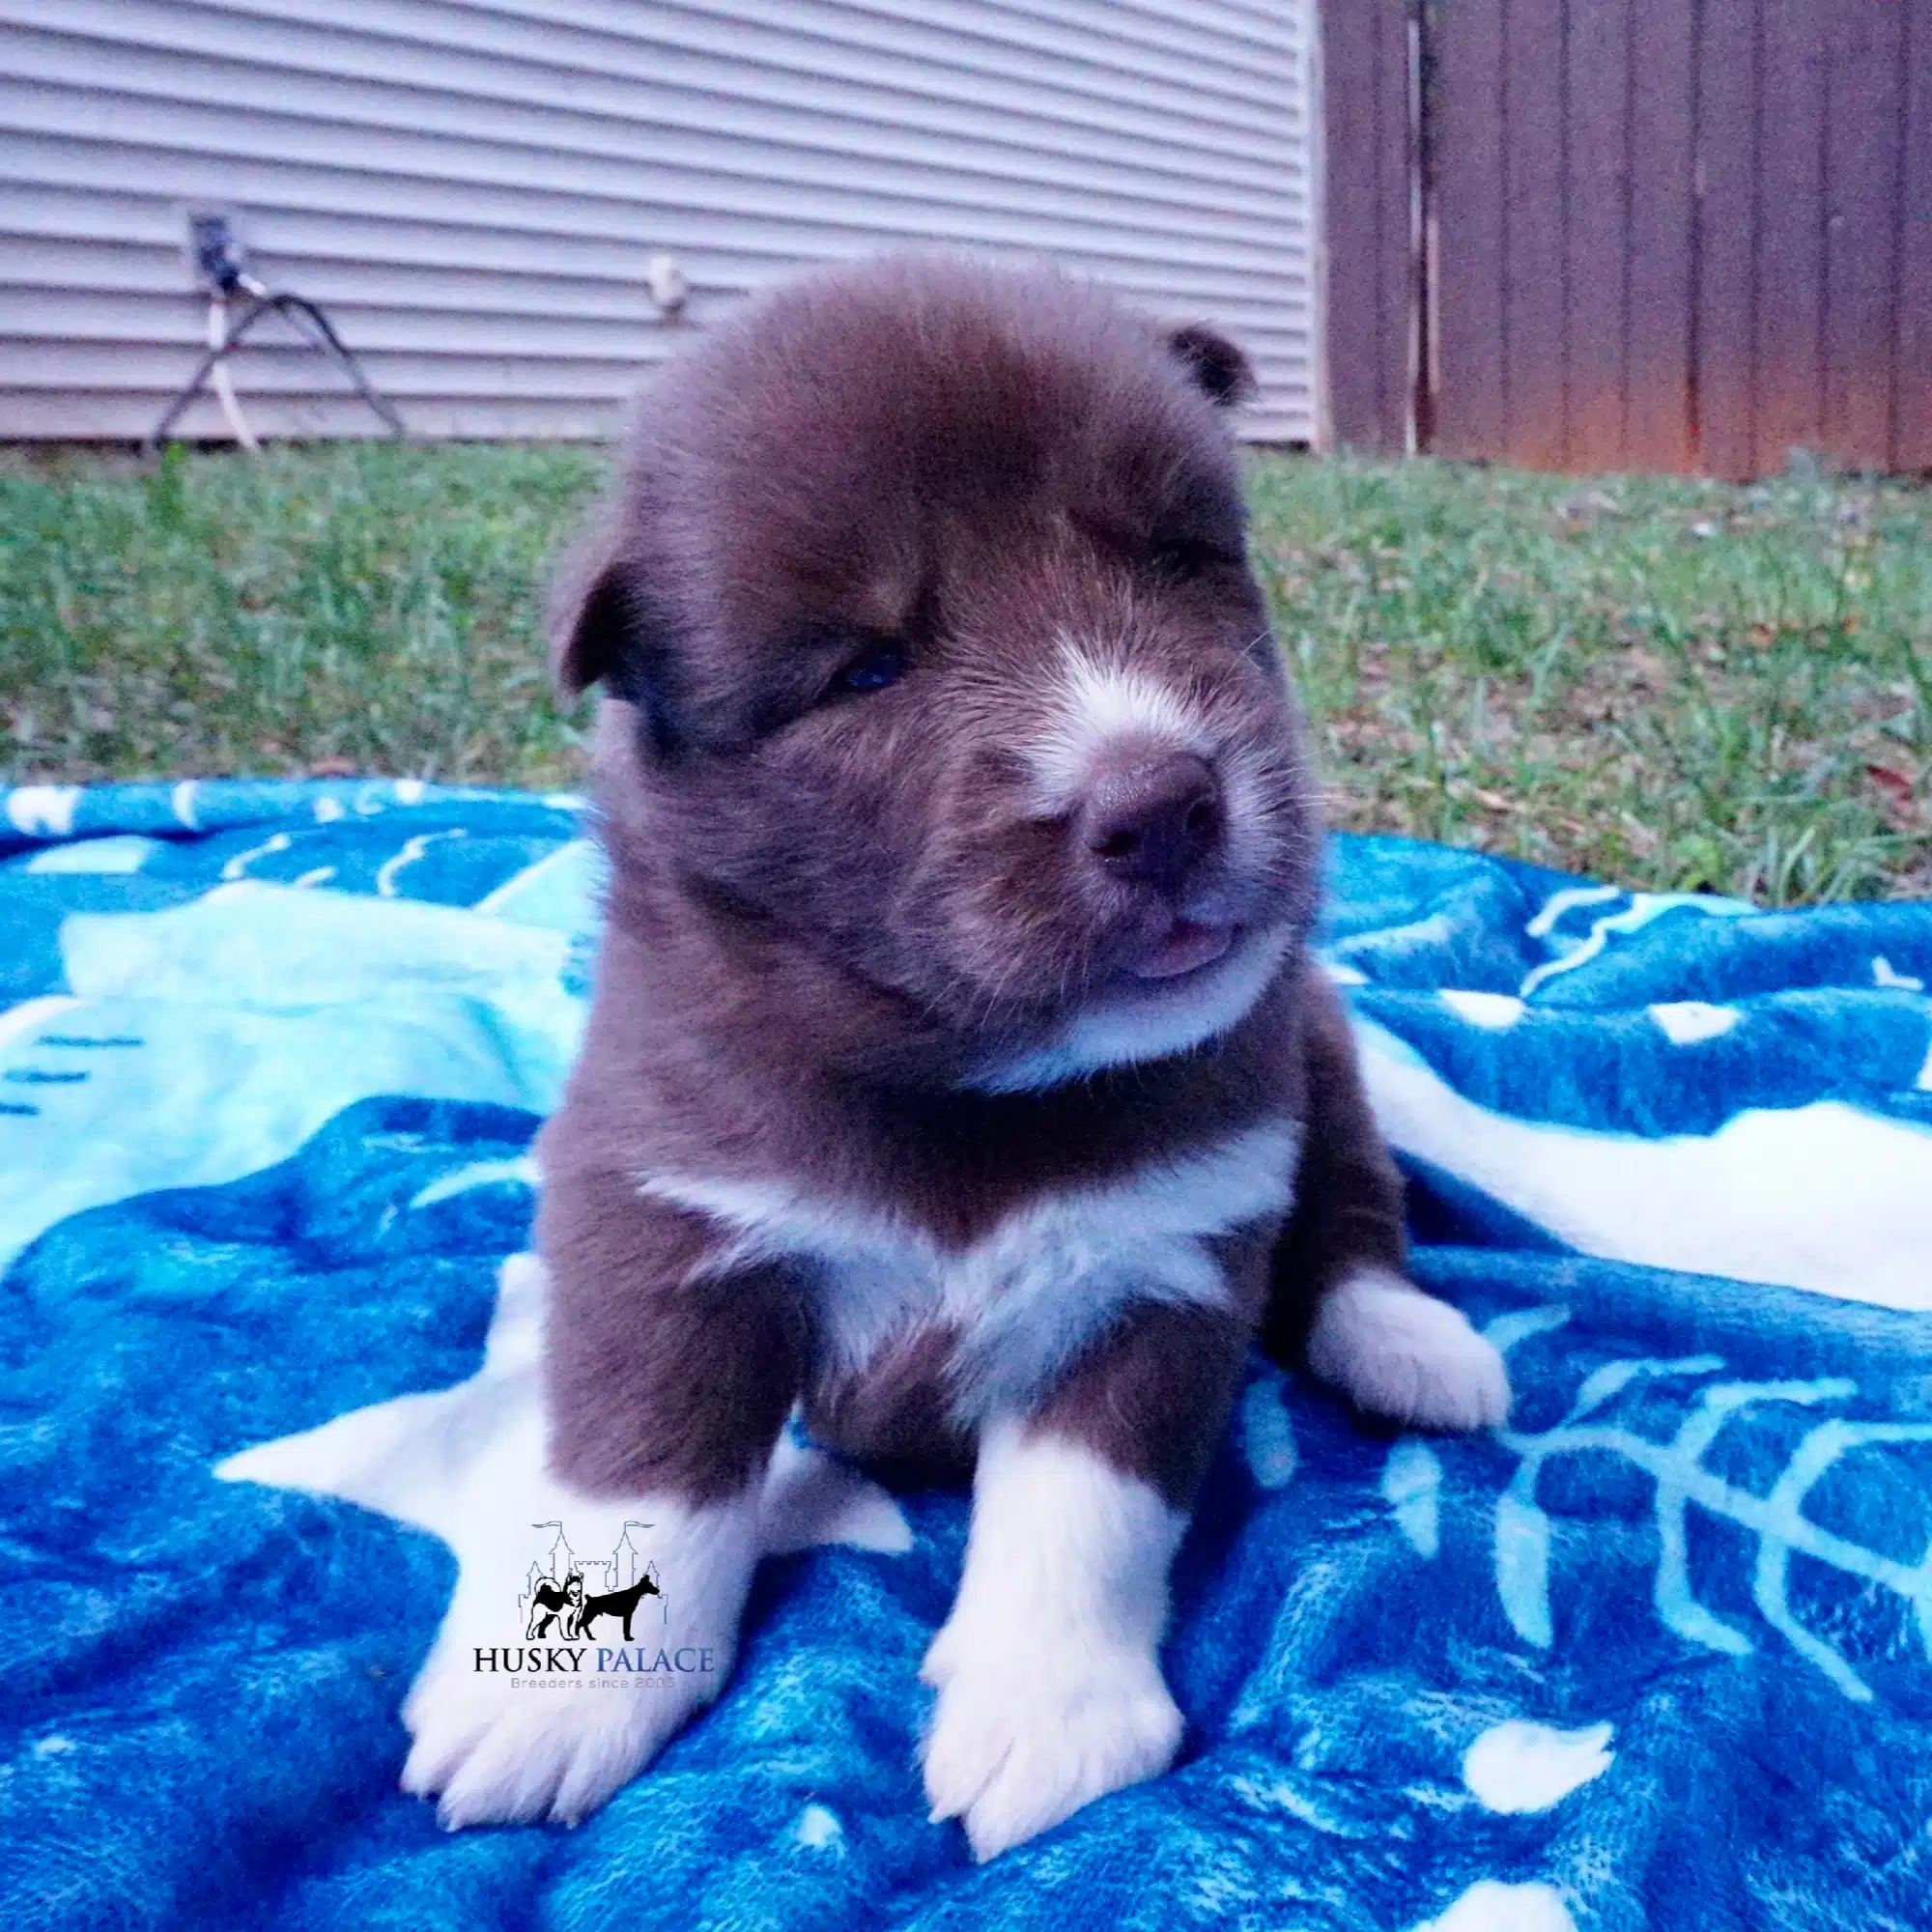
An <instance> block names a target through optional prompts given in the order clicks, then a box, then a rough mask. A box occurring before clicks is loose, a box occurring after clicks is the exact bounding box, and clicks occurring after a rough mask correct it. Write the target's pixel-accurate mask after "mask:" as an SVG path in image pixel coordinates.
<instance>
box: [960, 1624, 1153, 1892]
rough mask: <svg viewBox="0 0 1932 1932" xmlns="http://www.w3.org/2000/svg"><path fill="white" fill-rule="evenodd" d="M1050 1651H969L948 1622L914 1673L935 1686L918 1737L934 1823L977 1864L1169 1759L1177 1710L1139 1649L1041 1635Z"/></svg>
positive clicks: (1149, 1773)
mask: <svg viewBox="0 0 1932 1932" xmlns="http://www.w3.org/2000/svg"><path fill="white" fill-rule="evenodd" d="M1043 1642H1044V1643H1045V1644H1046V1645H1047V1646H1048V1651H1049V1653H1050V1654H1041V1655H1040V1656H1038V1657H1036V1658H1034V1659H1031V1660H1022V1659H1019V1658H1015V1657H1014V1656H1012V1655H1011V1654H1010V1652H1009V1653H1007V1654H1005V1655H1000V1656H991V1655H988V1656H984V1657H978V1658H976V1657H974V1656H973V1655H972V1654H971V1651H972V1648H973V1646H972V1645H971V1644H970V1641H967V1640H963V1639H962V1638H961V1637H960V1636H959V1635H958V1634H956V1633H955V1632H954V1630H953V1627H952V1626H951V1625H949V1626H948V1628H947V1629H946V1630H945V1631H942V1632H941V1633H940V1634H939V1637H938V1638H937V1640H936V1641H935V1642H934V1644H933V1646H932V1649H931V1651H930V1653H929V1654H928V1655H927V1658H926V1662H925V1668H924V1670H923V1672H922V1675H923V1677H924V1678H925V1680H926V1682H927V1683H928V1684H937V1685H939V1686H940V1687H941V1688H940V1693H939V1704H938V1708H937V1709H936V1711H935V1712H934V1715H933V1721H932V1729H931V1731H930V1732H929V1733H928V1734H927V1737H926V1741H925V1792H926V1796H927V1798H929V1799H930V1800H931V1802H932V1817H933V1820H934V1822H935V1823H937V1822H938V1821H939V1820H940V1819H943V1818H957V1819H958V1820H959V1821H960V1823H961V1824H963V1825H964V1826H965V1828H966V1837H967V1841H968V1842H969V1843H970V1844H971V1845H972V1847H973V1856H974V1857H975V1858H976V1859H980V1860H985V1859H990V1858H992V1857H994V1856H995V1854H997V1853H1000V1852H1004V1851H1006V1850H1008V1849H1009V1847H1010V1846H1013V1845H1018V1844H1023V1843H1024V1842H1025V1841H1026V1840H1027V1839H1028V1838H1031V1837H1034V1836H1035V1835H1036V1834H1037V1833H1041V1832H1044V1831H1045V1830H1047V1828H1048V1827H1049V1826H1053V1825H1058V1824H1059V1823H1060V1822H1061V1820H1062V1819H1064V1818H1070V1817H1071V1816H1072V1815H1073V1813H1074V1812H1076V1811H1078V1810H1079V1809H1080V1807H1081V1806H1082V1805H1083V1804H1092V1803H1093V1801H1094V1799H1096V1798H1101V1797H1104V1796H1105V1795H1106V1794H1107V1793H1108V1792H1110V1791H1119V1790H1121V1789H1122V1788H1123V1787H1124V1786H1126V1785H1129V1784H1138V1783H1139V1782H1140V1781H1141V1779H1143V1778H1146V1777H1157V1776H1159V1775H1160V1774H1161V1773H1162V1772H1164V1771H1165V1770H1166V1769H1167V1768H1168V1766H1169V1765H1170V1764H1172V1763H1173V1762H1174V1753H1175V1751H1176V1749H1177V1748H1178V1747H1179V1743H1180V1713H1179V1711H1178V1710H1177V1709H1176V1708H1175V1704H1174V1699H1173V1698H1172V1697H1171V1696H1169V1695H1168V1691H1167V1686H1166V1685H1165V1684H1164V1683H1162V1682H1161V1676H1160V1667H1159V1665H1158V1664H1157V1663H1156V1662H1154V1661H1153V1659H1152V1658H1151V1657H1149V1656H1146V1655H1141V1654H1136V1653H1135V1652H1133V1651H1130V1650H1122V1649H1117V1648H1105V1647H1090V1646H1089V1645H1087V1644H1085V1643H1081V1642H1078V1641H1076V1640H1068V1639H1062V1640H1060V1641H1059V1642H1058V1643H1056V1642H1054V1640H1053V1639H1051V1638H1045V1639H1043Z"/></svg>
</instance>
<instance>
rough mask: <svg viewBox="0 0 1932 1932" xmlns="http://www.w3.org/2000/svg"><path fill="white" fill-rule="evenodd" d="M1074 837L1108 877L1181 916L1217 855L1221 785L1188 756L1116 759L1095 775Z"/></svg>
mask: <svg viewBox="0 0 1932 1932" xmlns="http://www.w3.org/2000/svg"><path fill="white" fill-rule="evenodd" d="M1074 836H1075V838H1077V839H1078V840H1079V841H1080V843H1081V845H1082V846H1083V848H1084V849H1085V851H1086V854H1087V856H1088V859H1089V861H1090V862H1091V863H1092V864H1093V865H1094V866H1095V867H1098V869H1099V870H1100V872H1101V873H1102V874H1103V875H1104V876H1105V877H1106V878H1108V879H1110V880H1113V881H1115V882H1118V883H1120V884H1122V885H1129V886H1140V887H1145V888H1150V889H1151V890H1152V891H1153V892H1155V893H1157V894H1158V895H1160V896H1161V898H1163V899H1164V900H1166V901H1167V903H1168V905H1169V906H1171V907H1174V908H1176V909H1178V908H1179V906H1180V905H1181V903H1182V902H1183V901H1184V900H1185V899H1186V897H1187V896H1188V894H1189V890H1190V888H1191V887H1193V886H1194V885H1195V883H1196V882H1197V881H1198V880H1199V878H1200V877H1201V875H1202V873H1203V872H1204V871H1206V870H1207V868H1208V867H1209V866H1211V865H1212V864H1214V863H1215V862H1216V861H1218V860H1219V859H1220V857H1221V856H1222V849H1223V847H1224V845H1225V843H1226V840H1227V810H1226V807H1225V804H1224V802H1223V800H1222V796H1221V784H1220V781H1219V780H1218V779H1217V778H1216V777H1215V774H1214V770H1213V767H1212V766H1210V765H1209V764H1208V761H1207V760H1206V759H1205V758H1202V757H1199V756H1197V755H1196V754H1195V753H1192V752H1180V751H1171V750H1169V751H1160V750H1151V749H1148V748H1145V747H1139V748H1133V749H1130V750H1127V751H1125V752H1123V753H1117V754H1116V755H1115V756H1114V757H1112V758H1111V759H1109V760H1107V761H1106V762H1105V763H1104V764H1103V765H1102V766H1101V768H1100V769H1099V770H1098V771H1096V772H1095V773H1094V776H1093V778H1092V780H1091V781H1090V784H1089V788H1088V792H1087V798H1086V802H1085V804H1084V805H1083V806H1082V808H1081V810H1080V811H1079V813H1078V815H1077V818H1076V821H1075V825H1074Z"/></svg>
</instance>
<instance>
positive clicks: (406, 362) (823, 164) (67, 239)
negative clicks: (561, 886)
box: [0, 0, 1316, 441]
mask: <svg viewBox="0 0 1932 1932" xmlns="http://www.w3.org/2000/svg"><path fill="white" fill-rule="evenodd" d="M1312 35H1313V10H1312V4H1311V0H1279V4H1270V3H1269V0H678V4H668V0H485V3H484V4H458V0H192V4H189V0H60V4H59V5H58V7H54V6H49V5H48V4H47V0H0V436H8V437H134V436H139V435H140V434H142V433H143V432H144V431H145V430H147V429H148V428H149V427H150V426H151V425H152V423H153V422H154V420H155V418H156V416H157V415H158V414H159V412H160V411H161V408H162V407H163V405H164V404H165V403H166V401H167V399H168V397H169V395H170V394H171V393H172V391H173V390H174V388H175V387H176V385H177V384H180V383H181V382H182V381H183V380H184V379H185V376H186V375H187V374H188V372H189V370H190V369H191V368H192V367H193V363H194V360H195V357H196V355H198V354H199V352H200V349H201V347H202V341H203V330H204V327H205V312H204V308H203V304H202V303H201V301H200V299H199V298H196V297H195V296H194V295H193V294H192V292H191V291H190V288H189V285H188V282H187V278H186V271H185V268H184V265H183V256H182V229H183V214H184V211H185V209H186V208H187V207H188V206H189V205H191V204H204V203H205V204H216V205H221V206H226V207H231V208H233V209H235V210H236V211H237V212H238V213H239V216H240V224H241V232H242V235H243V238H244V240H245V241H247V242H248V244H249V246H250V247H251V249H252V250H253V251H254V254H255V257H256V265H257V267H258V269H259V270H260V271H261V272H262V273H263V275H264V277H265V278H266V279H267V280H269V281H270V283H271V284H274V285H278V286H285V287H288V288H291V289H293V290H295V291H297V292H298V293H300V294H302V295H305V296H308V297H310V298H312V299H314V300H316V301H319V302H321V303H322V304H323V305H324V306H325V307H326V308H327V310H328V312H329V314H330V316H331V318H332V319H333V320H334V321H335V323H336V325H337V327H338V328H339V329H340V330H341V333H342V335H343V337H344V339H345V340H346V341H347V342H348V343H349V345H350V346H351V348H353V349H354V350H355V351H356V353H357V354H358V355H360V357H361V358H362V361H363V363H364V365H365V367H366V368H367V370H368V372H369V375H370V378H371V380H372V381H373V382H374V383H375V384H376V385H377V386H378V387H379V388H380V389H382V390H383V391H384V393H385V394H386V395H388V396H389V397H390V398H391V399H392V400H393V401H394V402H395V404H396V406H397V408H398V409H399V410H400V412H402V414H403V416H404V417H405V419H406V420H407V422H408V423H409V426H410V428H411V430H412V433H414V434H416V435H420V436H426V437H499V436H510V437H586V436H600V435H604V434H606V433H608V432H609V431H610V429H611V427H612V425H613V424H614V422H615V420H616V417H617V412H618V410H619V408H620V406H621V402H622V399H623V398H624V396H625V395H626V394H627V393H628V392H629V390H630V389H631V388H632V387H633V386H634V385H635V384H636V381H637V378H638V375H639V371H640V369H641V368H642V367H643V366H644V365H647V364H648V363H650V362H652V361H653V360H655V359H657V358H659V357H661V356H663V355H666V354H668V352H669V351H670V350H672V349H673V348H674V347H675V346H676V344H677V342H678V340H679V337H680V335H681V333H682V332H683V331H684V330H685V329H688V328H692V327H699V328H701V327H704V326H705V324H706V323H707V322H710V321H712V320H714V319H715V318H716V317H717V316H719V315H720V314H722V313H723V312H725V310H726V309H727V308H728V307H729V305H730V304H731V303H732V302H734V301H736V300H738V299H740V298H742V297H743V296H745V295H746V294H747V293H749V292H751V291H753V290H755V289H757V288H759V287H760V286H762V285H763V284H764V283H765V282H767V281H769V280H770V279H772V278H773V277H776V276H779V275H782V274H784V273H786V272H787V271H789V270H794V269H796V268H797V267H799V266H800V265H802V264H806V263H811V262H819V261H826V260H834V259H839V258H845V257H850V256H854V255H861V254H866V253H869V252H872V251H874V250H877V249H879V248H882V247H888V246H892V245H895V244H905V243H913V244H935V243H937V244H952V245H959V246H966V247H973V248H979V249H984V250H996V251H1003V252H1008V253H1015V254H1028V255H1044V256H1048V257H1051V258H1052V259H1054V260H1056V261H1058V262H1060V263H1061V264H1063V265H1064V266H1065V267H1066V268H1068V269H1069V270H1074V271H1075V272H1079V273H1083V274H1089V275H1093V276H1095V277H1097V278H1100V279H1103V280H1105V281H1108V282H1110V283H1112V284H1114V285H1115V286H1117V287H1119V288H1121V289H1122V290H1123V291H1124V292H1126V293H1127V294H1129V295H1130V296H1132V297H1134V298H1136V299H1138V300H1140V301H1141V302H1143V303H1144V304H1145V305H1146V306H1147V307H1149V308H1150V309H1151V310H1153V311H1155V312H1158V313H1161V314H1164V315H1170V316H1173V317H1175V318H1177V319H1191V318H1200V319H1205V320H1212V321H1215V322H1218V323H1220V324H1221V325H1223V326H1224V327H1227V328H1228V329H1229V330H1230V331H1231V332H1232V333H1233V334H1235V335H1236V337H1237V338H1238V339H1239V340H1240V341H1241V342H1242V343H1243V344H1244V346H1245V347H1246V348H1247V349H1248V351H1249V353H1250V355H1252V356H1253V357H1254V359H1255V362H1256V365H1257V368H1258V370H1259V372H1260V375H1261V379H1262V398H1261V401H1260V402H1259V404H1258V405H1256V406H1255V407H1254V408H1253V409H1252V410H1251V411H1250V412H1248V418H1247V429H1248V433H1249V434H1250V435H1252V436H1255V437H1258V438H1261V439H1264V440H1281V441H1287V440H1314V438H1315V434H1316V421H1315V407H1316V404H1315V385H1314V370H1315V366H1316V356H1315V344H1314V340H1313V330H1314V327H1315V313H1316V310H1315V300H1314V294H1315V291H1314V275H1313V263H1314V258H1315V245H1314V243H1315V236H1314V207H1315V199H1314V192H1313V183H1312V179H1311V177H1312V169H1313V156H1314V135H1315V130H1314V128H1313V126H1312V122H1311V112H1312V100H1311V64H1312V59H1313V50H1312ZM658 253H668V254H669V255H671V256H673V257H675V258H676V260H677V263H678V265H679V267H680V268H681V269H682V270H683V271H684V273H685V275H686V276H687V277H688V279H689V281H690V284H691V291H692V293H691V299H690V302H689V305H688V306H687V308H686V309H685V312H684V318H683V320H682V322H680V323H679V324H677V325H675V326H668V325H667V324H666V323H665V322H664V321H663V320H662V319H661V318H660V317H659V316H658V314H657V312H656V311H655V309H654V308H653V307H652V305H651V303H650V301H649V298H648V296H647V294H646V290H645V268H646V264H647V263H648V262H649V260H650V258H651V257H652V256H653V255H654V254H658ZM279 329H280V325H279V324H277V323H274V322H269V323H265V324H264V325H263V326H262V327H261V328H260V329H259V331H258V332H257V334H256V335H255V336H254V337H253V338H252V340H254V341H258V342H277V341H286V340H287V338H286V337H283V336H281V335H280V334H279ZM235 367H236V385H237V387H238V389H239V391H240V392H241V397H242V401H243V404H244V407H245V408H246V409H247V411H248V413H249V415H250V417H251V419H253V420H254V421H255V422H256V424H257V425H258V426H259V427H260V428H261V429H262V430H263V431H265V432H267V433H270V434H278V435H317V434H321V435H330V434H369V433H372V432H376V431H378V430H380V425H379V424H378V423H377V422H376V421H375V419H374V417H372V416H370V415H368V414H367V412H365V411H363V410H362V409H361V407H360V406H359V405H358V404H355V402H354V401H353V399H351V398H349V397H347V396H346V395H345V394H344V393H343V387H342V384H340V382H339V379H338V378H337V377H336V376H335V375H334V373H333V372H332V371H331V370H330V369H329V367H328V365H327V363H326V362H324V361H323V360H322V359H321V358H319V357H317V356H314V355H309V354H305V353H298V352H296V351H293V350H290V349H279V348H278V349H271V350H264V351H259V352H258V351H256V350H254V349H252V348H251V349H250V350H248V351H247V352H245V353H244V354H243V355H241V357H240V358H238V360H237V363H236V365H235ZM183 433H184V434H186V435H190V436H221V435H223V434H225V427H224V425H223V422H222V418H221V416H220V414H219V413H218V412H217V410H216V409H215V407H214V405H213V403H212V402H210V401H204V402H203V403H201V404H199V405H198V406H197V407H196V409H195V411H194V412H192V413H191V414H190V415H189V416H188V417H187V418H186V420H185V423H184V425H183Z"/></svg>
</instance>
